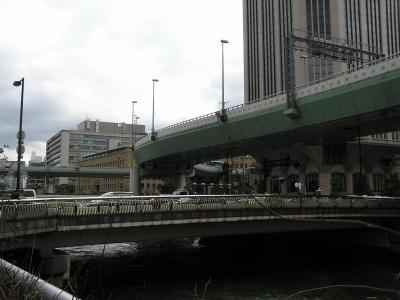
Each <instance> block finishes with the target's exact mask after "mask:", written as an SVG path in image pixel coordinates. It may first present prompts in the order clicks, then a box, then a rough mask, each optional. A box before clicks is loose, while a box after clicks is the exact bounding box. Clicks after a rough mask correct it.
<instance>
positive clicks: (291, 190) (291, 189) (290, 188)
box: [287, 174, 299, 193]
mask: <svg viewBox="0 0 400 300" xmlns="http://www.w3.org/2000/svg"><path fill="white" fill-rule="evenodd" d="M298 181H299V176H298V175H295V174H293V175H290V176H289V177H288V180H287V190H288V193H296V192H297V188H296V187H295V185H294V184H295V183H296V182H298Z"/></svg>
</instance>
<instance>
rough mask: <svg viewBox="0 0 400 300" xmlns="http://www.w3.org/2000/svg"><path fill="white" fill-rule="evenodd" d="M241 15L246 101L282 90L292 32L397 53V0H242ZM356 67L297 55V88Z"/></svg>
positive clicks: (399, 15) (399, 39) (399, 27)
mask: <svg viewBox="0 0 400 300" xmlns="http://www.w3.org/2000/svg"><path fill="white" fill-rule="evenodd" d="M243 16H244V19H243V24H244V30H243V32H244V63H245V68H244V69H245V73H244V75H245V76H244V82H245V101H252V100H255V99H259V98H263V97H266V96H269V95H273V94H276V93H279V92H281V91H284V90H285V47H286V44H285V43H286V37H288V36H290V35H292V34H293V35H296V36H300V37H305V36H312V37H316V38H320V39H326V40H334V41H343V42H347V43H348V45H352V46H354V47H357V48H360V49H363V50H366V51H369V52H374V53H382V54H384V55H391V54H394V53H397V52H400V21H399V20H400V1H399V0H381V1H379V0H363V1H354V0H295V1H293V0H243ZM360 63H361V62H355V63H350V64H349V63H343V62H337V61H332V60H326V59H322V58H319V57H315V56H314V55H312V54H311V53H307V52H302V51H296V52H295V70H296V73H295V78H296V85H302V84H304V83H308V82H312V81H315V80H318V79H320V78H324V77H327V76H330V75H332V74H336V73H339V72H340V71H344V70H346V69H348V68H351V67H354V66H356V65H357V64H360Z"/></svg>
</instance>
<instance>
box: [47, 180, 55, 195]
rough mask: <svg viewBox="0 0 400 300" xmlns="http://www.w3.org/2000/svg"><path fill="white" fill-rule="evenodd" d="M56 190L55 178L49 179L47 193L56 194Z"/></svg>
mask: <svg viewBox="0 0 400 300" xmlns="http://www.w3.org/2000/svg"><path fill="white" fill-rule="evenodd" d="M54 191H55V188H54V178H49V179H48V183H47V193H48V194H54Z"/></svg>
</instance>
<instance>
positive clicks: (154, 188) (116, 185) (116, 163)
mask: <svg viewBox="0 0 400 300" xmlns="http://www.w3.org/2000/svg"><path fill="white" fill-rule="evenodd" d="M134 163H135V162H134V160H133V155H132V147H131V146H122V147H118V148H115V149H112V150H107V151H101V152H99V153H96V154H89V155H86V156H83V157H82V159H81V160H80V162H79V167H82V168H131V167H132V166H133V165H134ZM163 185H164V183H163V181H162V180H161V179H155V178H154V179H151V178H143V179H142V180H141V194H142V195H157V194H160V190H161V187H162V186H163ZM75 191H76V193H78V194H87V195H98V194H103V193H106V192H117V191H118V192H129V176H128V177H125V178H77V179H76V182H75Z"/></svg>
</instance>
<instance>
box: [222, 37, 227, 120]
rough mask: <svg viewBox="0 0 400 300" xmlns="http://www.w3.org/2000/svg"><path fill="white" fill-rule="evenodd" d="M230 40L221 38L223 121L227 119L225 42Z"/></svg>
mask: <svg viewBox="0 0 400 300" xmlns="http://www.w3.org/2000/svg"><path fill="white" fill-rule="evenodd" d="M228 43H229V41H227V40H221V51H222V106H221V116H220V119H221V121H225V120H226V114H225V61H224V44H228Z"/></svg>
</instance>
